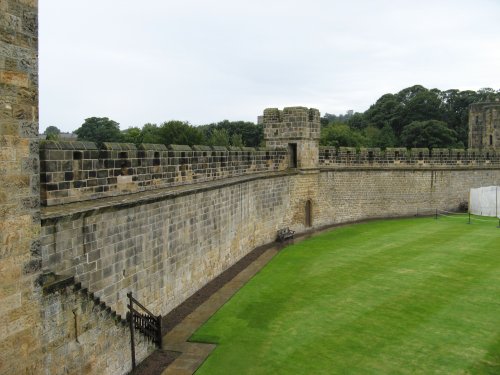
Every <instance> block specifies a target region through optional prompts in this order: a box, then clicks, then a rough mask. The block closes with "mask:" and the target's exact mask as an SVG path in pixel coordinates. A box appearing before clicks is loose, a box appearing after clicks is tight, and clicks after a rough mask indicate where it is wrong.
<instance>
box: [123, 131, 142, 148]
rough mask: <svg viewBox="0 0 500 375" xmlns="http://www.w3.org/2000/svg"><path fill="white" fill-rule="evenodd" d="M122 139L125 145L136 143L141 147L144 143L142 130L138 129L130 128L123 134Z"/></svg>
mask: <svg viewBox="0 0 500 375" xmlns="http://www.w3.org/2000/svg"><path fill="white" fill-rule="evenodd" d="M122 139H123V142H125V143H134V144H135V145H139V144H141V143H143V134H142V130H141V129H139V128H138V127H133V128H128V129H127V130H124V131H123V132H122Z"/></svg>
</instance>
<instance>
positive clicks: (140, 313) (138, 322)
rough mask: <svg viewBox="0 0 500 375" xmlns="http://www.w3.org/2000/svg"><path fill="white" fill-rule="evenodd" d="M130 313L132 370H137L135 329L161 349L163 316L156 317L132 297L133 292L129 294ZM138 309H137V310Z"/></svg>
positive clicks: (128, 314)
mask: <svg viewBox="0 0 500 375" xmlns="http://www.w3.org/2000/svg"><path fill="white" fill-rule="evenodd" d="M127 297H128V299H129V304H128V305H127V307H128V309H129V311H128V313H127V320H128V322H129V325H130V347H131V350H132V368H133V369H135V340H134V329H137V330H138V331H139V332H141V333H142V334H143V335H144V336H146V337H147V338H148V339H149V340H150V341H151V342H153V343H154V344H156V345H157V346H158V347H159V348H161V315H158V316H156V315H154V314H153V313H152V312H151V311H149V310H148V309H146V308H145V307H144V306H143V305H142V304H141V303H140V302H139V301H137V300H136V299H135V298H134V297H132V292H130V293H127ZM136 307H137V308H136Z"/></svg>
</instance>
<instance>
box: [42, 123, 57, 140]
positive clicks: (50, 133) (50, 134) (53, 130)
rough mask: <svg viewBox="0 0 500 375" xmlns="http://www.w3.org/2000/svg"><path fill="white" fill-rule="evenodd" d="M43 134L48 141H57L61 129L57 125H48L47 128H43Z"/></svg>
mask: <svg viewBox="0 0 500 375" xmlns="http://www.w3.org/2000/svg"><path fill="white" fill-rule="evenodd" d="M44 134H45V135H46V136H47V137H46V139H47V140H49V141H57V140H59V135H60V134H61V131H60V130H59V128H58V127H57V126H48V127H47V129H45V132H44Z"/></svg>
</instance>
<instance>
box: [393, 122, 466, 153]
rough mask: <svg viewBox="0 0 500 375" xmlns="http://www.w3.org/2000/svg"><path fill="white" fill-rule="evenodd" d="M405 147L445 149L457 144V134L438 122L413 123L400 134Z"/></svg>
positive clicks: (443, 123)
mask: <svg viewBox="0 0 500 375" xmlns="http://www.w3.org/2000/svg"><path fill="white" fill-rule="evenodd" d="M401 140H402V142H403V144H404V145H405V146H406V147H428V148H435V147H438V148H446V147H452V146H455V145H456V144H457V133H456V132H455V131H454V130H452V129H450V128H448V126H447V125H446V123H445V122H442V121H438V120H427V121H414V122H412V123H411V124H410V125H408V126H407V127H405V129H404V130H403V132H402V134H401Z"/></svg>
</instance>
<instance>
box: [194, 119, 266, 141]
mask: <svg viewBox="0 0 500 375" xmlns="http://www.w3.org/2000/svg"><path fill="white" fill-rule="evenodd" d="M199 128H200V130H201V131H202V132H203V134H204V135H205V137H206V139H210V137H211V134H212V131H213V130H214V129H224V130H225V131H226V132H227V134H228V135H229V137H230V139H231V137H232V136H233V135H234V134H239V135H241V139H242V141H243V145H244V146H248V147H258V146H260V145H261V144H262V143H263V141H264V127H263V126H262V125H260V124H254V123H253V122H247V121H228V120H224V121H220V122H217V123H213V124H208V125H202V126H199Z"/></svg>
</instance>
